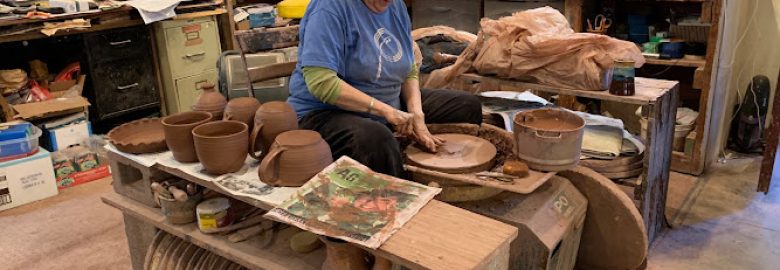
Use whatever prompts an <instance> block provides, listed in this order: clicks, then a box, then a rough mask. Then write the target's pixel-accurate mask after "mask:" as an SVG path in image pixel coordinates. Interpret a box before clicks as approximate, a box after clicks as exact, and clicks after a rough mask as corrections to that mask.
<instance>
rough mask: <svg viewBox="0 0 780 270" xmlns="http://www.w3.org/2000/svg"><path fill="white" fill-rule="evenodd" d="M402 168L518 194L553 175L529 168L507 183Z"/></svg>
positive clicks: (464, 175)
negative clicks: (521, 175) (523, 174)
mask: <svg viewBox="0 0 780 270" xmlns="http://www.w3.org/2000/svg"><path fill="white" fill-rule="evenodd" d="M404 169H406V170H407V171H410V172H414V173H420V174H425V175H427V176H431V177H436V178H443V179H447V180H454V181H460V182H464V183H469V184H474V185H480V186H485V187H492V188H497V189H503V190H506V191H511V192H515V193H520V194H528V193H531V192H534V190H536V188H538V187H539V186H541V185H542V184H544V183H545V182H547V180H549V179H550V178H551V177H552V176H553V175H555V172H548V173H543V172H538V171H533V170H529V171H528V176H526V177H524V178H518V179H516V180H514V182H512V183H507V182H500V181H491V180H482V179H480V178H478V177H477V176H476V175H474V174H452V173H443V172H437V171H432V170H428V169H423V168H418V167H414V166H409V165H404Z"/></svg>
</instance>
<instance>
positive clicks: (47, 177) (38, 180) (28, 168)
mask: <svg viewBox="0 0 780 270" xmlns="http://www.w3.org/2000/svg"><path fill="white" fill-rule="evenodd" d="M54 195H57V183H56V179H55V178H54V167H53V166H52V164H51V154H50V153H49V152H48V151H46V149H43V148H40V149H39V151H38V153H37V154H35V155H32V156H29V157H26V158H21V159H16V160H11V161H6V162H0V211H2V210H6V209H10V208H14V207H17V206H20V205H23V204H28V203H31V202H34V201H37V200H41V199H45V198H48V197H51V196H54Z"/></svg>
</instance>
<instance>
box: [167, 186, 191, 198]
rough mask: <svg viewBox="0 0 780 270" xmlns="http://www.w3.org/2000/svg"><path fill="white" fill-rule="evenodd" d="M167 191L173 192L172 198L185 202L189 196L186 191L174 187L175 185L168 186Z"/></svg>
mask: <svg viewBox="0 0 780 270" xmlns="http://www.w3.org/2000/svg"><path fill="white" fill-rule="evenodd" d="M168 191H169V192H170V193H171V194H173V198H175V199H176V200H177V201H180V202H186V201H187V200H188V199H189V198H190V197H189V195H187V193H186V192H184V191H182V190H181V189H178V188H176V187H175V186H169V187H168Z"/></svg>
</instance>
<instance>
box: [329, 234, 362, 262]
mask: <svg viewBox="0 0 780 270" xmlns="http://www.w3.org/2000/svg"><path fill="white" fill-rule="evenodd" d="M320 240H322V242H323V243H325V262H323V263H322V270H368V266H367V265H366V255H368V253H367V252H366V251H365V250H362V249H360V248H359V247H356V246H355V245H352V244H350V243H347V242H346V241H344V240H341V239H336V238H331V237H324V236H321V237H320Z"/></svg>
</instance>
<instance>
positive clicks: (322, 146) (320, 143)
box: [258, 130, 333, 187]
mask: <svg viewBox="0 0 780 270" xmlns="http://www.w3.org/2000/svg"><path fill="white" fill-rule="evenodd" d="M331 163H333V156H332V155H331V152H330V147H329V146H328V144H327V143H326V142H325V140H323V139H322V136H320V134H319V133H317V132H316V131H311V130H291V131H285V132H283V133H281V134H279V135H278V136H276V140H275V141H274V144H273V146H271V150H270V151H269V153H268V155H267V156H266V157H265V158H263V161H262V162H261V163H260V167H259V168H258V175H259V177H260V180H261V181H263V182H264V183H266V184H269V185H274V186H286V187H299V186H302V185H303V184H305V183H306V182H307V181H309V179H311V178H312V177H314V176H315V175H316V174H317V173H319V172H320V171H322V170H323V169H325V167H327V166H328V165H330V164H331Z"/></svg>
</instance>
